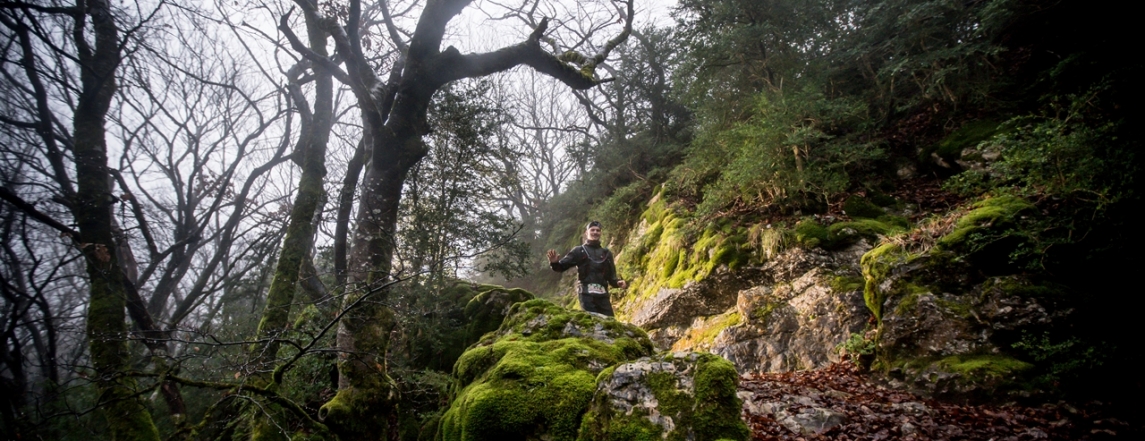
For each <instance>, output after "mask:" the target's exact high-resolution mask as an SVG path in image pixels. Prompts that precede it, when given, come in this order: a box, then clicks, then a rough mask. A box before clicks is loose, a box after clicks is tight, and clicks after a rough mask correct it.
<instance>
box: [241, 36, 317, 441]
mask: <svg viewBox="0 0 1145 441" xmlns="http://www.w3.org/2000/svg"><path fill="white" fill-rule="evenodd" d="M306 28H307V36H308V40H309V41H308V43H309V47H310V49H311V50H312V51H314V53H316V54H319V55H320V56H323V57H325V56H326V40H327V38H328V37H327V35H328V34H327V32H326V31H325V30H324V29H323V28H322V27H321V26H320V25H319V24H318V23H317V17H315V16H313V15H311V14H307V15H306ZM309 67H310V63H309V62H307V61H305V60H304V61H302V62H300V63H299V64H297V65H296V66H295V67H294V68H292V69H291V70H290V71H289V72H288V75H289V76H290V77H291V78H290V84H289V86H288V87H289V90H290V94H291V98H292V99H293V100H294V102H295V107H296V109H297V110H298V113H299V115H300V116H301V124H300V126H301V130H300V133H299V139H298V144H297V145H296V148H295V152H294V158H295V162H296V163H298V165H299V166H300V167H301V168H302V175H301V177H300V178H299V182H298V194H297V195H296V196H295V199H294V205H293V206H292V207H291V210H290V220H289V223H288V225H287V229H286V236H285V237H284V238H283V243H282V249H281V251H280V253H279V256H278V261H277V263H276V265H275V270H274V278H273V279H272V280H271V283H270V289H269V292H268V293H267V299H266V309H264V310H263V313H262V318H261V320H260V321H259V324H258V331H257V343H255V344H254V345H252V347H251V348H250V351H251V356H250V360H251V365H250V366H249V368H250V369H252V370H253V371H254V372H253V374H254V375H253V377H252V380H253V381H254V383H255V384H257V385H259V386H264V387H269V388H271V389H277V387H278V386H279V385H280V383H281V382H282V374H283V372H281V371H280V370H278V369H276V367H277V366H276V365H275V363H276V361H277V355H278V350H279V347H280V346H281V343H280V342H281V339H282V338H284V336H283V333H284V332H285V331H286V330H287V327H288V325H289V320H290V313H291V305H293V304H294V302H295V297H296V292H297V287H298V284H299V283H298V282H299V275H300V274H301V272H302V269H303V266H304V265H309V261H308V255H309V253H310V249H311V246H312V244H313V240H314V228H315V226H314V223H315V213H317V212H318V211H319V210H320V209H321V205H322V202H323V201H324V199H325V196H326V192H325V190H324V188H323V185H322V181H323V179H324V178H325V177H326V146H327V144H328V142H329V139H330V129H331V125H332V123H333V106H334V84H333V83H334V82H333V79H332V77H331V75H330V73H329V72H327V71H323V70H321V69H316V70H315V72H314V75H313V77H312V78H313V81H314V95H315V96H314V109H313V110H311V109H310V108H309V107H308V104H307V99H306V96H305V95H304V94H303V90H302V84H301V80H300V78H301V77H302V76H303V75H302V74H303V73H304V71H305V70H306V69H307V68H309ZM274 407H275V406H268V407H265V408H266V409H273V408H274ZM268 417H273V415H271V416H264V415H255V416H254V418H253V420H252V424H253V427H252V429H253V430H252V431H251V438H252V439H257V440H272V439H288V437H289V434H286V433H280V432H279V429H278V427H276V426H275V425H273V424H270V422H269V421H268Z"/></svg>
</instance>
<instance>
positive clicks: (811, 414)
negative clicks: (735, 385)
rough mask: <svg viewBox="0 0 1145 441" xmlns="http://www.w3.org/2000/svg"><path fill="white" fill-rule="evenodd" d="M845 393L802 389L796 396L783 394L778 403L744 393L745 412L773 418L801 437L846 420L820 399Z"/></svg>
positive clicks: (814, 433)
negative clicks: (755, 398) (757, 398)
mask: <svg viewBox="0 0 1145 441" xmlns="http://www.w3.org/2000/svg"><path fill="white" fill-rule="evenodd" d="M837 394H844V395H845V394H846V392H841V391H836V390H831V389H828V390H827V391H826V392H821V391H819V390H815V389H810V388H808V389H805V390H803V391H802V392H801V393H800V394H799V395H784V396H783V397H781V398H780V399H778V400H766V401H765V400H753V398H754V397H752V396H751V394H750V393H745V394H744V396H743V397H742V398H743V399H744V404H743V408H744V411H745V412H747V413H748V414H750V415H758V416H764V417H768V418H771V419H774V420H775V421H776V422H778V423H779V424H781V425H783V427H786V428H787V430H790V431H792V432H794V433H797V434H800V435H803V436H814V435H818V434H822V433H823V432H826V431H828V430H831V429H832V428H834V427H836V426H839V425H841V424H844V423H846V422H847V421H848V419H847V415H846V414H845V413H843V412H840V411H838V410H835V409H833V408H831V407H830V406H828V405H827V404H825V403H823V402H822V401H821V400H820V397H822V396H829V397H830V396H836V395H837Z"/></svg>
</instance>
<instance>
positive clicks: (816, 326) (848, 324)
mask: <svg viewBox="0 0 1145 441" xmlns="http://www.w3.org/2000/svg"><path fill="white" fill-rule="evenodd" d="M869 249H870V247H869V245H867V244H866V243H865V242H863V241H860V242H859V243H858V244H856V245H855V246H853V247H851V248H848V249H846V250H842V251H836V252H827V251H823V250H818V249H814V250H805V249H802V248H792V249H788V250H786V251H784V252H782V253H780V254H779V255H777V256H775V257H774V258H773V259H771V260H769V261H768V262H767V263H766V264H764V265H762V266H760V267H755V268H747V269H740V270H739V271H737V272H736V273H735V274H734V275H733V274H729V273H726V272H724V273H720V274H718V275H716V276H713V277H710V278H708V279H706V280H704V281H701V282H699V283H692V284H689V285H688V286H686V287H685V288H683V289H678V290H671V289H664V290H661V292H660V294H658V295H657V296H656V297H655V298H654V299H653V300H651V301H648V302H645V303H644V304H643V305H640V306H639V307H638V310H637V311H635V313H634V314H633V324H636V325H638V326H641V327H642V328H644V329H646V330H648V333H649V337H650V338H651V339H652V340H653V342H654V343H655V344H656V345H657V346H658V347H660V348H662V349H667V348H673V349H675V350H702V351H709V352H712V353H714V354H718V355H720V356H722V357H724V358H726V359H728V360H730V361H732V363H734V364H735V366H736V369H737V370H739V372H741V373H748V372H776V371H790V370H797V369H811V368H816V367H822V366H825V365H827V364H829V363H832V362H836V361H839V360H840V355H839V354H838V353H837V351H836V350H835V347H836V346H837V345H838V344H839V343H840V342H842V341H844V340H846V339H847V337H848V336H850V334H851V333H853V332H861V331H862V330H863V327H864V326H865V325H866V323H867V319H868V318H869V317H870V312H869V311H868V310H867V308H866V306H865V304H864V303H863V293H862V289H861V284H859V283H852V286H850V287H849V288H845V289H842V290H840V289H839V288H840V284H839V283H836V279H838V278H844V279H848V280H852V281H859V280H861V275H860V272H859V270H858V268H859V258H860V257H861V256H862V255H863V253H864V252H866V251H867V250H869ZM840 291H841V292H840ZM732 312H734V313H738V314H739V317H740V320H739V324H737V325H734V326H731V327H728V328H726V329H723V330H722V331H720V332H719V333H718V334H717V335H716V336H715V338H714V340H711V341H707V342H694V343H693V342H688V341H685V340H684V339H685V337H686V336H687V335H688V333H689V332H690V331H691V330H694V329H697V328H702V327H705V326H711V323H709V320H708V319H709V318H711V317H713V316H716V315H718V314H727V313H732Z"/></svg>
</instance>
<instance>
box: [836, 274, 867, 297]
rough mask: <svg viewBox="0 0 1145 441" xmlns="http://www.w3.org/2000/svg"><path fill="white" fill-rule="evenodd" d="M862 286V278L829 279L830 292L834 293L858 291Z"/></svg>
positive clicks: (841, 277) (840, 277)
mask: <svg viewBox="0 0 1145 441" xmlns="http://www.w3.org/2000/svg"><path fill="white" fill-rule="evenodd" d="M863 285H864V280H863V278H862V277H856V276H850V275H840V276H835V277H833V278H831V291H834V292H835V293H845V292H851V291H858V290H861V289H863Z"/></svg>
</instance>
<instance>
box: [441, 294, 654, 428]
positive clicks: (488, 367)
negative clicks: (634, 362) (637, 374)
mask: <svg viewBox="0 0 1145 441" xmlns="http://www.w3.org/2000/svg"><path fill="white" fill-rule="evenodd" d="M587 334H594V335H602V336H603V337H600V338H602V339H603V340H598V339H594V338H588V337H582V336H579V335H587ZM651 352H652V343H651V341H650V340H648V338H647V336H646V334H644V332H643V331H641V330H640V329H639V328H636V327H634V326H631V325H625V324H623V323H620V322H618V321H615V320H604V319H599V318H596V317H593V316H591V315H589V314H587V313H584V312H581V311H570V310H567V309H564V308H561V307H559V306H556V305H554V304H552V303H550V302H548V301H545V300H530V301H526V302H522V303H517V304H514V305H513V306H512V307H511V308H510V312H509V315H508V316H507V317H506V318H505V320H504V321H503V323H502V325H501V327H500V329H498V330H497V332H493V333H489V334H486V335H485V337H484V338H483V339H482V341H481V342H479V343H478V344H477V345H475V346H473V347H471V348H470V349H469V350H467V351H466V352H465V353H464V354H462V356H461V357H460V358H459V359H458V361H457V364H456V365H455V367H454V372H455V377H456V378H457V387H456V388H455V394H456V398H455V399H454V400H453V402H452V404H451V406H450V408H449V410H447V411H446V412H445V414H444V415H443V416H442V419H441V426H440V430H439V434H440V435H441V437H440V438H441V439H444V440H486V439H489V440H493V439H498V440H499V439H524V438H528V437H536V436H541V435H542V434H543V435H544V436H545V437H550V438H551V439H554V440H571V439H575V438H576V435H577V431H578V429H579V427H580V425H581V421H580V419H581V415H582V414H583V413H584V411H585V410H586V409H587V408H588V404H589V402H590V400H591V398H592V395H593V392H594V391H595V390H596V379H597V373H596V371H597V370H600V369H603V368H604V367H605V366H610V365H615V364H617V363H619V362H621V361H625V360H629V359H634V358H638V357H641V356H646V355H648V354H650V353H651Z"/></svg>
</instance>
